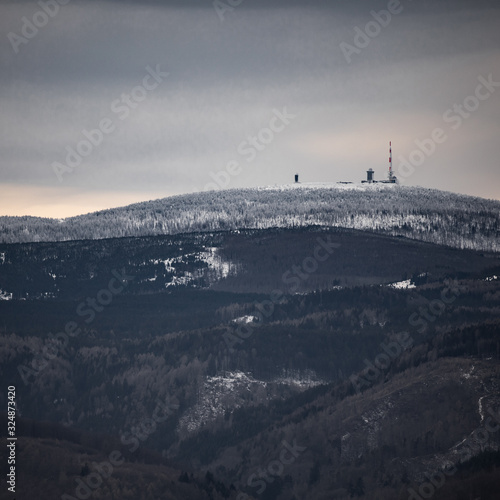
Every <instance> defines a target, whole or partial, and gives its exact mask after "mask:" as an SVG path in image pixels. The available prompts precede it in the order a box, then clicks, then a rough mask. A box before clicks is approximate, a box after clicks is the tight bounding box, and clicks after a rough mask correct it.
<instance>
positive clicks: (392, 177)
mask: <svg viewBox="0 0 500 500" xmlns="http://www.w3.org/2000/svg"><path fill="white" fill-rule="evenodd" d="M396 181H397V179H396V177H395V176H394V174H393V172H392V141H389V182H391V183H395V182H396Z"/></svg>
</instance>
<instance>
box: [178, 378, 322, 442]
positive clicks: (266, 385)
mask: <svg viewBox="0 0 500 500" xmlns="http://www.w3.org/2000/svg"><path fill="white" fill-rule="evenodd" d="M324 383H326V382H324V381H320V380H318V379H317V377H316V374H315V372H314V371H313V370H306V371H304V372H299V371H293V372H292V371H287V372H283V376H280V377H278V378H276V379H274V380H272V381H270V382H266V381H263V380H258V379H255V378H254V377H253V376H252V375H251V374H250V373H243V372H240V371H234V372H224V374H221V375H217V376H215V377H206V379H205V381H204V382H203V383H202V385H201V387H200V389H199V394H198V401H197V403H196V404H195V405H194V406H193V407H191V408H190V409H189V410H187V411H186V413H184V415H183V416H182V417H181V418H180V420H179V425H178V428H177V430H178V432H179V433H180V434H184V435H187V434H190V433H192V432H196V431H198V430H199V429H200V428H201V427H202V426H203V425H204V424H206V423H210V422H214V421H216V420H217V419H219V418H223V417H224V415H225V414H226V412H227V411H229V412H232V411H233V410H235V409H237V408H240V407H242V406H245V405H249V404H252V403H258V404H260V403H264V402H267V401H270V400H271V399H273V397H275V396H273V394H272V393H273V391H274V390H276V389H277V388H279V386H280V385H286V386H288V387H291V388H293V389H294V390H297V391H299V392H300V391H302V390H305V389H308V388H309V387H314V386H316V385H319V384H324Z"/></svg>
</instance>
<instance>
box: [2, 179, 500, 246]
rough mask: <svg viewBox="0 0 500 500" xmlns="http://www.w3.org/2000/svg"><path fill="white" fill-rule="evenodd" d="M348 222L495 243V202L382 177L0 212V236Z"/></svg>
mask: <svg viewBox="0 0 500 500" xmlns="http://www.w3.org/2000/svg"><path fill="white" fill-rule="evenodd" d="M311 225H319V226H329V227H345V228H352V229H361V230H372V231H377V232H381V233H385V234H389V235H393V236H405V237H408V238H412V239H418V240H423V241H427V242H431V243H437V244H442V245H448V246H452V247H455V248H468V249H475V250H482V251H495V252H496V251H500V240H499V235H500V202H499V201H496V200H486V199H483V198H476V197H471V196H465V195H460V194H455V193H450V192H445V191H439V190H435V189H427V188H420V187H406V186H398V185H386V184H373V185H369V184H364V185H361V184H350V185H343V184H326V183H325V184H292V185H283V186H274V187H264V188H251V189H250V188H249V189H231V190H223V191H210V192H201V193H193V194H186V195H180V196H172V197H168V198H163V199H159V200H154V201H147V202H142V203H136V204H133V205H129V206H126V207H121V208H114V209H109V210H103V211H99V212H94V213H90V214H86V215H80V216H76V217H70V218H67V219H45V218H37V217H0V242H2V243H19V242H37V241H67V240H88V239H103V238H117V237H133V236H151V235H161V234H180V233H191V232H207V231H231V230H238V229H243V228H245V229H264V228H270V227H303V226H311Z"/></svg>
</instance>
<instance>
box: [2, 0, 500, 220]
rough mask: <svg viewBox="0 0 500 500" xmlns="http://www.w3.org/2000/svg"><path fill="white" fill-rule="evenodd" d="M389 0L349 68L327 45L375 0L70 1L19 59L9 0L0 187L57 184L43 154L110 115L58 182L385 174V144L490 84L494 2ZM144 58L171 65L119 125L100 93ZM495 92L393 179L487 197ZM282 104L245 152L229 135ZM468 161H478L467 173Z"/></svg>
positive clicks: (403, 143) (130, 186)
mask: <svg viewBox="0 0 500 500" xmlns="http://www.w3.org/2000/svg"><path fill="white" fill-rule="evenodd" d="M401 5H403V7H404V10H403V12H402V13H401V14H399V15H397V16H394V17H393V19H392V21H391V23H390V24H389V26H387V27H386V28H384V29H382V30H381V33H380V34H379V35H378V36H376V37H375V38H373V40H371V41H370V43H369V45H368V46H367V47H366V48H364V49H362V50H361V52H360V53H359V54H353V57H352V62H351V63H350V64H349V63H348V62H347V61H346V59H345V57H344V54H343V52H342V50H341V47H340V44H341V43H342V42H346V43H350V44H353V43H354V42H353V39H354V34H355V32H354V28H355V27H360V28H364V26H365V25H366V23H367V22H369V21H370V20H371V19H372V18H371V14H370V11H371V10H372V9H374V10H378V9H382V8H385V7H386V6H387V2H369V3H368V2H361V1H359V2H349V5H348V6H346V5H345V2H326V1H323V2H321V1H317V2H313V3H308V4H307V7H304V4H303V2H279V1H275V2H255V1H254V2H250V1H249V0H245V1H244V2H243V3H242V4H241V6H240V7H236V8H235V10H234V11H233V12H231V13H230V14H228V15H227V17H226V19H225V21H224V22H223V23H221V22H220V20H219V18H218V17H217V14H216V13H215V11H214V9H213V7H212V2H210V1H208V2H201V1H199V2H182V3H181V2H154V1H150V2H133V1H128V2H95V1H90V0H89V1H85V2H78V3H76V2H70V3H69V4H68V5H66V6H62V7H61V9H60V12H59V13H58V15H57V16H56V17H55V18H54V19H51V20H50V22H49V23H47V26H45V27H44V28H41V29H40V32H39V33H38V34H37V36H36V37H34V38H33V39H32V40H30V41H29V43H27V44H26V45H22V46H20V47H19V48H20V50H19V53H18V54H15V53H14V51H13V49H12V47H11V45H10V42H9V41H8V39H7V35H8V33H10V32H13V31H16V32H19V30H20V27H21V25H22V21H21V19H22V17H23V16H27V17H28V18H30V16H31V17H32V16H33V14H34V12H36V10H37V9H38V7H37V4H36V3H33V2H6V3H4V4H2V5H1V6H0V12H2V14H3V15H2V16H1V21H0V36H1V37H2V40H3V44H1V45H0V105H1V109H2V114H1V118H0V129H1V131H2V138H1V139H0V152H1V155H0V173H1V179H2V182H3V183H13V184H18V185H23V184H29V185H35V186H37V185H38V186H54V187H57V186H59V182H58V180H57V178H56V176H55V175H54V172H53V170H52V167H51V165H52V163H53V162H55V161H58V162H62V161H64V157H65V154H66V152H65V150H66V147H75V146H76V144H77V143H78V141H80V140H81V139H82V130H83V129H87V130H89V129H92V128H94V127H97V126H98V124H99V122H100V120H102V119H103V118H106V117H107V118H110V119H111V120H112V121H113V123H114V124H115V125H116V127H115V131H114V132H113V133H112V134H109V136H106V137H105V140H104V141H103V143H102V145H100V146H99V147H97V148H95V150H94V151H93V152H92V154H91V155H89V157H88V158H86V159H85V160H84V161H83V162H82V164H81V165H80V166H78V167H77V168H76V169H75V170H74V172H73V173H71V174H68V175H67V176H65V178H64V182H63V184H64V186H65V187H67V186H70V187H74V188H78V189H84V190H85V189H88V190H99V189H110V187H111V186H112V188H113V189H116V190H126V191H134V190H138V191H141V192H142V191H147V190H149V189H153V188H154V189H155V190H158V186H159V185H168V186H169V192H183V191H192V190H196V189H202V188H203V186H204V185H205V184H206V183H207V182H209V181H210V180H211V177H210V172H216V171H218V170H220V169H223V168H225V165H226V164H227V162H229V161H231V160H238V161H240V162H241V163H242V166H243V167H245V168H243V172H242V174H241V175H239V176H238V177H237V178H234V179H233V180H232V184H231V185H232V186H246V185H257V184H267V183H275V182H288V181H289V180H290V178H291V176H292V175H293V173H295V172H296V171H301V172H305V177H309V178H310V179H309V180H332V181H335V180H339V179H343V178H352V180H357V179H358V178H360V177H361V176H362V175H363V172H364V170H365V169H366V167H367V165H373V166H374V168H376V169H377V171H378V172H380V175H383V173H382V171H383V170H384V169H385V168H386V156H387V151H386V150H387V142H388V140H390V139H392V140H393V141H394V142H395V151H397V152H398V154H402V155H408V154H410V153H411V151H412V149H414V148H415V145H414V140H415V139H422V138H424V137H425V136H426V135H429V134H430V133H431V132H432V130H433V129H434V128H436V127H443V128H446V129H447V130H448V128H447V127H449V125H447V124H445V123H443V118H442V115H443V113H444V112H445V111H446V110H447V109H449V107H450V106H453V104H455V103H461V102H463V100H464V99H465V98H466V97H467V96H468V95H470V94H471V93H473V92H474V89H475V87H476V85H477V77H478V76H479V75H484V76H488V74H490V73H491V74H493V75H494V76H495V78H496V80H500V71H498V64H497V61H498V58H499V55H500V35H499V33H498V25H499V20H500V19H499V18H500V13H499V10H498V4H497V3H495V2H486V1H481V2H478V3H474V4H471V3H470V2H465V1H463V2H450V1H444V0H442V1H434V2H423V1H415V0H413V1H410V0H406V1H402V2H401ZM157 64H160V65H161V68H162V69H163V70H165V71H168V72H169V76H168V77H167V78H166V79H165V80H164V82H163V83H161V85H159V86H158V88H157V89H155V90H154V91H151V92H150V93H149V94H148V95H147V98H146V99H145V100H144V102H141V103H139V104H138V105H137V108H136V109H134V110H132V112H131V114H130V116H129V117H127V119H125V120H123V121H121V120H119V119H118V116H117V114H116V113H114V112H113V111H112V110H111V105H112V103H113V102H114V101H116V100H117V99H120V98H121V96H122V94H123V93H130V92H131V90H132V89H133V88H134V87H135V86H136V85H138V84H140V83H141V81H142V79H143V77H144V75H145V74H146V66H148V65H149V66H151V67H155V66H156V65H157ZM499 99H500V91H499V92H498V93H497V94H493V95H492V97H491V98H490V99H489V100H488V101H487V102H486V103H482V104H481V106H480V108H479V109H478V110H477V111H475V112H474V113H473V114H472V116H471V117H470V118H469V119H467V120H464V123H463V126H462V127H461V128H460V129H458V130H457V131H450V134H449V139H448V140H447V142H446V143H444V144H443V145H440V146H439V148H438V149H437V151H436V153H435V155H432V156H431V157H429V158H428V159H427V160H426V162H425V163H424V164H423V165H422V166H421V167H419V168H418V169H417V171H416V172H415V174H414V175H413V176H412V177H411V178H409V179H408V181H407V182H408V183H419V184H423V185H427V186H433V187H439V188H449V189H452V190H456V191H459V192H469V193H471V194H482V195H484V196H490V197H492V196H493V195H494V194H492V193H493V192H492V188H491V186H492V183H494V182H495V181H497V183H498V180H500V179H499V173H498V170H497V169H496V167H495V165H497V163H496V158H498V153H499V151H498V145H497V139H496V137H497V133H498V129H499V122H498V116H499V114H498V111H499V110H500V104H499ZM284 107H287V108H288V109H289V111H290V112H292V113H295V114H297V115H298V118H297V119H296V120H295V121H294V122H293V123H292V125H290V127H288V128H287V129H286V130H285V131H284V132H283V133H280V134H279V135H276V137H275V139H274V140H273V142H272V143H271V144H270V145H269V146H268V147H266V149H265V151H262V152H261V153H259V155H257V157H256V158H255V160H254V161H252V162H247V161H246V159H245V158H242V157H241V155H239V153H238V152H237V149H238V146H239V144H241V142H242V141H245V140H246V139H247V138H248V137H249V135H253V134H256V133H258V132H259V130H261V129H262V128H263V127H265V126H266V125H267V124H268V122H269V120H270V118H271V116H272V110H273V109H274V108H278V109H282V108H284ZM451 132H452V133H451ZM472 158H476V159H477V158H479V159H480V161H478V162H477V164H476V165H475V167H474V169H475V170H474V171H471V169H470V163H469V162H470V161H471V159H472ZM451 171H453V172H454V175H453V178H452V179H451V180H450V178H449V175H450V172H451ZM477 174H479V179H478V177H474V178H475V180H476V183H475V184H472V183H471V181H470V180H471V178H472V177H473V176H474V175H476V176H477ZM497 197H498V195H497ZM0 209H1V210H3V211H6V208H4V207H0Z"/></svg>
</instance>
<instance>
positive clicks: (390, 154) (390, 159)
mask: <svg viewBox="0 0 500 500" xmlns="http://www.w3.org/2000/svg"><path fill="white" fill-rule="evenodd" d="M389 180H390V181H392V141H389Z"/></svg>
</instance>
